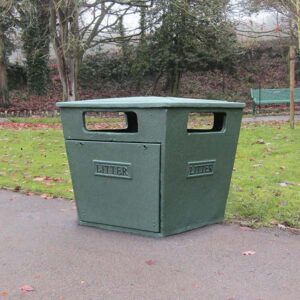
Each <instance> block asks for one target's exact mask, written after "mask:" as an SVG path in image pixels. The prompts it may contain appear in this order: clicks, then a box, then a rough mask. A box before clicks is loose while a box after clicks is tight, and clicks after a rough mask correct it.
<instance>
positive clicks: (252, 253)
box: [243, 250, 256, 256]
mask: <svg viewBox="0 0 300 300" xmlns="http://www.w3.org/2000/svg"><path fill="white" fill-rule="evenodd" d="M255 253H256V252H255V251H252V250H249V251H245V252H243V255H245V256H250V255H254V254H255Z"/></svg>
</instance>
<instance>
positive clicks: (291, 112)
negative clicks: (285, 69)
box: [290, 46, 295, 129]
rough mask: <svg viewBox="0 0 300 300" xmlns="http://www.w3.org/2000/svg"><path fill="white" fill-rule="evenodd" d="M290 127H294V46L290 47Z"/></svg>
mask: <svg viewBox="0 0 300 300" xmlns="http://www.w3.org/2000/svg"><path fill="white" fill-rule="evenodd" d="M290 93H291V94H290V127H291V129H294V128H295V47H294V46H291V47H290Z"/></svg>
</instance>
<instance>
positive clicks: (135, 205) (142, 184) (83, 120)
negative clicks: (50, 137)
mask: <svg viewBox="0 0 300 300" xmlns="http://www.w3.org/2000/svg"><path fill="white" fill-rule="evenodd" d="M57 105H58V106H59V107H60V111H61V118H62V124H63V130H64V137H65V143H66V150H67V155H68V160H69V167H70V171H71V177H72V183H73V189H74V194H75V200H76V204H77V211H78V218H79V224H81V225H88V226H95V227H100V228H104V229H111V230H117V231H125V232H132V233H137V234H142V235H147V236H167V235H172V234H176V233H180V232H184V231H187V230H191V229H194V228H198V227H201V226H204V225H207V224H213V223H217V222H220V221H222V220H223V218H224V212H225V206H226V200H227V196H228V190H229V185H230V180H231V174H232V169H233V164H234V158H235V153H236V147H237V141H238V136H239V131H240V125H241V118H242V110H243V107H244V104H242V103H231V102H226V101H214V100H196V99H185V98H172V97H130V98H114V99H100V100H87V101H73V102H60V103H58V104H57ZM107 115H108V116H112V118H111V120H113V121H117V123H116V122H115V123H113V122H107V120H108V119H107ZM99 118H100V119H99ZM199 120H200V121H199ZM95 121H98V122H100V123H102V124H98V123H97V122H95ZM118 122H120V123H122V122H123V123H122V124H123V125H122V124H119V123H118ZM193 124H195V125H196V126H193Z"/></svg>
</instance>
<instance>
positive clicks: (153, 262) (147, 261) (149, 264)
mask: <svg viewBox="0 0 300 300" xmlns="http://www.w3.org/2000/svg"><path fill="white" fill-rule="evenodd" d="M145 263H146V264H147V265H148V266H153V265H156V261H155V260H152V259H149V260H146V261H145Z"/></svg>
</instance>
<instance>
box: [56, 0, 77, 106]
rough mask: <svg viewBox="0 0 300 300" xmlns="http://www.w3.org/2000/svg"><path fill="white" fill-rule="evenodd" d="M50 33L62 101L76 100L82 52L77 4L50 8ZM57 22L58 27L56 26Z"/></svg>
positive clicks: (75, 2) (73, 2) (74, 2)
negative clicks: (61, 91)
mask: <svg viewBox="0 0 300 300" xmlns="http://www.w3.org/2000/svg"><path fill="white" fill-rule="evenodd" d="M50 15H51V18H50V32H51V39H52V44H53V48H54V51H55V56H56V59H57V63H58V71H59V77H60V81H61V84H62V88H63V100H64V101H74V100H77V99H78V97H77V81H78V73H79V66H80V62H81V60H82V57H83V52H81V51H80V50H79V44H78V43H79V28H78V4H77V1H72V2H71V3H70V4H69V6H68V8H67V9H66V10H65V8H64V7H55V6H52V8H51V11H50ZM57 20H58V21H59V25H58V26H57Z"/></svg>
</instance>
